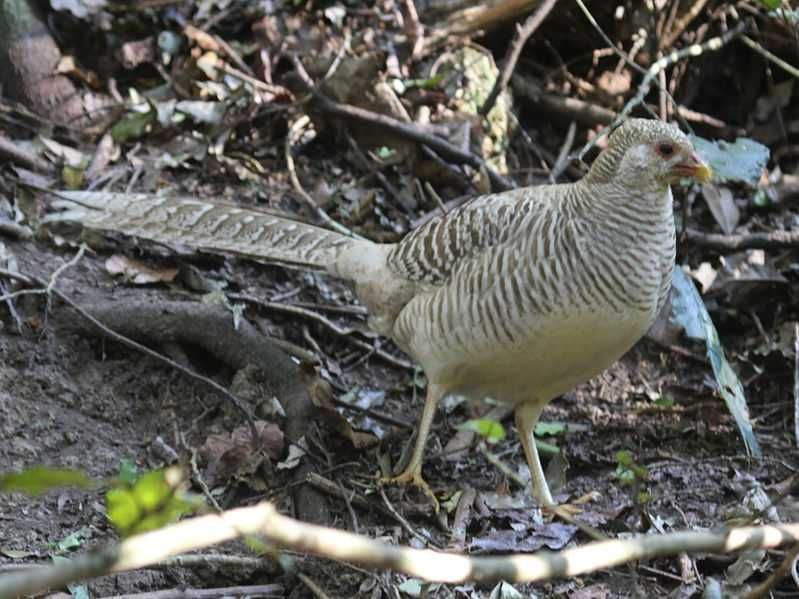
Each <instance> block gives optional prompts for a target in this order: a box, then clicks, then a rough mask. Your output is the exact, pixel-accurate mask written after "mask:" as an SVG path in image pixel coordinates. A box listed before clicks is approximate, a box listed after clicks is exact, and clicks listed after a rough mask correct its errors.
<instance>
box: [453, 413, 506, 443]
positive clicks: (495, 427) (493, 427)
mask: <svg viewBox="0 0 799 599" xmlns="http://www.w3.org/2000/svg"><path fill="white" fill-rule="evenodd" d="M458 428H459V429H460V430H466V431H474V432H475V433H477V434H478V435H480V436H482V437H484V438H485V440H486V441H488V442H489V443H496V442H497V441H502V439H504V438H505V427H504V426H502V424H501V423H499V422H497V421H496V420H491V419H490V418H479V419H477V420H467V421H466V422H464V423H463V424H462V425H461V426H460V427H458Z"/></svg>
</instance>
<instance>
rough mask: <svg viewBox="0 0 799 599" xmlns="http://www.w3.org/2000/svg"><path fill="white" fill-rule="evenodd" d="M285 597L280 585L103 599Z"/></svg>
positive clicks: (161, 592) (172, 591)
mask: <svg viewBox="0 0 799 599" xmlns="http://www.w3.org/2000/svg"><path fill="white" fill-rule="evenodd" d="M285 596H286V590H285V587H284V586H283V585H282V584H255V585H249V586H239V587H222V588H217V589H187V588H177V589H168V590H165V591H150V592H148V593H131V594H128V595H108V596H106V597H103V599H216V598H217V597H275V598H276V599H277V598H280V597H285Z"/></svg>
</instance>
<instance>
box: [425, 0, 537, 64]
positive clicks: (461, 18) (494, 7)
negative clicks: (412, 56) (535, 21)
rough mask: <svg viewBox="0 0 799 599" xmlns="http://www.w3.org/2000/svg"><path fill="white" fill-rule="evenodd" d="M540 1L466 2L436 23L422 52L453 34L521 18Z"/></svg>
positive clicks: (488, 27) (466, 33)
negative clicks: (464, 6) (462, 6)
mask: <svg viewBox="0 0 799 599" xmlns="http://www.w3.org/2000/svg"><path fill="white" fill-rule="evenodd" d="M467 4H468V3H467ZM539 4H541V0H490V1H488V2H474V3H472V4H471V6H468V5H467V7H466V8H463V9H461V10H457V11H454V12H452V13H451V14H449V15H447V17H446V19H445V20H443V21H442V22H440V23H436V24H435V25H434V26H433V28H432V30H431V31H430V33H429V35H428V36H427V37H426V38H425V40H424V44H423V48H422V52H421V54H422V55H423V56H426V55H428V54H429V53H430V52H432V51H433V50H434V49H436V48H437V47H438V46H439V45H441V44H443V43H445V42H446V41H447V39H448V38H450V37H456V36H468V35H471V34H474V33H475V32H478V31H485V30H487V29H491V28H493V27H496V26H497V25H500V24H501V23H504V22H506V21H509V20H511V19H515V18H518V17H520V16H521V15H523V14H524V13H526V12H529V11H531V10H533V9H535V8H536V7H537V6H538V5H539Z"/></svg>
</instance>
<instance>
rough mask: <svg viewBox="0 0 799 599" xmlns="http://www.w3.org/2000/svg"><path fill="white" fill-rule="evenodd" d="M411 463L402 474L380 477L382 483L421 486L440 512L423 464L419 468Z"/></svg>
mask: <svg viewBox="0 0 799 599" xmlns="http://www.w3.org/2000/svg"><path fill="white" fill-rule="evenodd" d="M412 466H413V465H412V464H411V465H410V466H409V467H408V468H406V469H405V471H404V472H403V473H402V474H399V475H397V476H392V477H383V478H381V479H380V484H381V485H412V486H414V487H417V488H419V489H420V490H421V491H422V492H423V493H424V494H425V495H427V496H428V497H429V498H430V499H431V500H432V501H433V507H434V509H435V511H436V513H438V509H439V506H438V499H437V498H436V495H435V493H433V490H432V489H431V488H430V485H428V484H427V481H426V480H425V479H424V478H422V468H421V465H420V466H419V467H418V468H413V467H412Z"/></svg>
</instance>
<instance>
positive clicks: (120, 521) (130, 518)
mask: <svg viewBox="0 0 799 599" xmlns="http://www.w3.org/2000/svg"><path fill="white" fill-rule="evenodd" d="M183 482H184V478H183V474H182V473H181V471H180V469H179V468H167V469H166V470H154V471H151V472H145V473H144V474H142V475H141V476H140V477H139V478H138V479H137V480H136V481H135V482H134V483H133V484H132V485H131V484H127V483H122V484H121V485H119V486H118V487H115V488H113V489H110V490H109V491H108V492H107V493H106V498H105V501H106V515H107V516H108V519H109V521H110V522H111V523H112V524H113V525H114V527H115V528H116V529H117V531H118V532H119V534H120V535H121V536H123V537H126V536H129V535H132V534H138V533H142V532H146V531H148V530H154V529H157V528H161V527H163V526H166V525H167V524H170V523H172V522H174V521H176V520H177V519H178V518H180V517H181V516H183V515H184V514H189V513H191V512H194V511H196V510H197V509H198V508H199V507H201V506H202V499H201V498H199V497H194V496H192V495H188V494H185V493H183V492H182V490H181V488H182V486H183Z"/></svg>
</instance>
